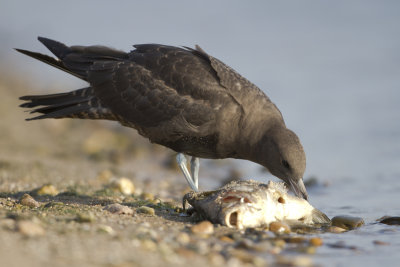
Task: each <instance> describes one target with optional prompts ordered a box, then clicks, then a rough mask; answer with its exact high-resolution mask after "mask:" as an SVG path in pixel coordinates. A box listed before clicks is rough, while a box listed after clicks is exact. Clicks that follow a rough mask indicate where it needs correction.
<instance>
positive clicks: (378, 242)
mask: <svg viewBox="0 0 400 267" xmlns="http://www.w3.org/2000/svg"><path fill="white" fill-rule="evenodd" d="M373 243H374V245H378V246H388V245H390V243H388V242H384V241H380V240H374V241H373Z"/></svg>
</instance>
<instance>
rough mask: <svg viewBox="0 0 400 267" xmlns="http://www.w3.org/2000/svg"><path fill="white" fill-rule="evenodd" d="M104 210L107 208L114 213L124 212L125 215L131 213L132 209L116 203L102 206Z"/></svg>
mask: <svg viewBox="0 0 400 267" xmlns="http://www.w3.org/2000/svg"><path fill="white" fill-rule="evenodd" d="M104 210H107V211H109V212H111V213H114V214H126V215H132V214H133V210H132V209H131V208H129V207H127V206H124V205H121V204H118V203H114V204H110V205H107V206H105V207H104Z"/></svg>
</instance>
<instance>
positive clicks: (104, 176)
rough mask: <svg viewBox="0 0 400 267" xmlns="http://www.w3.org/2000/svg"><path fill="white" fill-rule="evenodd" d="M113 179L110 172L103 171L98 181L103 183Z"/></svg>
mask: <svg viewBox="0 0 400 267" xmlns="http://www.w3.org/2000/svg"><path fill="white" fill-rule="evenodd" d="M111 177H113V174H112V172H111V171H110V170H104V171H101V172H100V173H99V175H97V179H98V180H100V181H101V182H103V183H106V182H108V181H110V179H111Z"/></svg>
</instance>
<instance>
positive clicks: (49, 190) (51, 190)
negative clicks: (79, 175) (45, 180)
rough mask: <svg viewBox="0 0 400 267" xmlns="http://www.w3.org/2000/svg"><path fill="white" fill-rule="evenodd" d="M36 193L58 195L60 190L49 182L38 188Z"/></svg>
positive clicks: (39, 194)
mask: <svg viewBox="0 0 400 267" xmlns="http://www.w3.org/2000/svg"><path fill="white" fill-rule="evenodd" d="M35 193H36V194H37V195H38V196H43V195H49V196H55V195H58V190H57V188H55V186H54V185H52V184H47V185H44V186H42V187H40V188H39V189H37V190H36V192H35Z"/></svg>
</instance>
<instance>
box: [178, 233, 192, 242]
mask: <svg viewBox="0 0 400 267" xmlns="http://www.w3.org/2000/svg"><path fill="white" fill-rule="evenodd" d="M176 241H177V242H178V243H179V244H181V245H187V244H189V242H190V236H189V235H188V234H187V233H185V232H181V233H179V234H178V235H177V236H176Z"/></svg>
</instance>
